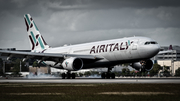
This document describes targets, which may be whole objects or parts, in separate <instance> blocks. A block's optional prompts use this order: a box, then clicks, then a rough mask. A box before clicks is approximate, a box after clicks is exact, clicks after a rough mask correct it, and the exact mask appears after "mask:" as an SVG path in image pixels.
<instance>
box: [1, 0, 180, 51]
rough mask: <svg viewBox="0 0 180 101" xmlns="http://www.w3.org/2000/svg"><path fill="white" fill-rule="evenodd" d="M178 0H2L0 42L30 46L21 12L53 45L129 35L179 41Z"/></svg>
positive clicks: (179, 14) (175, 42) (164, 41)
mask: <svg viewBox="0 0 180 101" xmlns="http://www.w3.org/2000/svg"><path fill="white" fill-rule="evenodd" d="M179 11H180V2H179V0H156V1H150V0H148V1H147V0H136V1H134V0H37V1H35V0H6V1H5V0H1V1H0V19H1V23H0V47H1V48H5V47H16V48H17V49H30V47H29V41H28V38H27V32H26V28H25V24H24V19H23V15H24V14H27V13H29V14H31V16H32V17H33V19H34V20H35V22H36V24H37V26H38V28H39V29H40V32H41V34H42V35H43V36H44V38H45V39H46V41H47V42H48V44H49V45H51V46H60V45H63V44H78V43H83V42H91V41H99V40H106V39H113V38H122V37H129V36H134V35H135V36H147V37H150V38H153V39H155V40H156V41H158V42H159V43H160V44H161V45H169V44H174V45H179V43H180V41H179V38H180V33H179V32H180V20H179V18H180V13H179Z"/></svg>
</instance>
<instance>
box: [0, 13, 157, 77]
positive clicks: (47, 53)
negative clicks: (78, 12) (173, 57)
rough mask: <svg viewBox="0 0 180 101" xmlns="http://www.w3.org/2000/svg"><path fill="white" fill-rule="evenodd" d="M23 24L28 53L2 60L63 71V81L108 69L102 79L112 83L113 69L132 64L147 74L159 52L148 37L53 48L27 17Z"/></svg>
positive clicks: (12, 53)
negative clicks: (14, 59)
mask: <svg viewBox="0 0 180 101" xmlns="http://www.w3.org/2000/svg"><path fill="white" fill-rule="evenodd" d="M24 20H25V24H26V30H27V33H28V38H29V42H30V46H31V52H22V51H21V52H20V51H8V50H0V53H1V56H6V57H7V60H10V59H11V58H12V57H20V58H23V61H26V60H28V59H30V58H33V59H37V60H38V61H39V63H43V64H46V65H47V66H51V67H56V68H59V69H65V70H67V71H68V72H67V73H62V79H66V78H67V79H71V78H72V79H75V73H71V71H78V70H82V69H90V68H108V70H107V72H104V73H102V74H101V77H102V78H103V79H109V78H112V79H114V78H115V74H114V73H112V72H111V70H112V68H113V67H114V66H115V65H119V64H124V63H131V66H132V68H135V69H136V70H139V71H143V70H144V71H150V70H151V69H152V66H153V62H152V60H150V58H152V57H154V56H155V55H156V54H158V52H159V50H160V46H159V44H158V43H157V42H156V41H155V40H153V39H151V38H148V37H126V38H118V39H112V40H105V41H98V42H90V43H83V44H77V45H68V46H62V47H55V48H52V47H50V46H49V45H48V44H47V43H46V41H45V40H44V38H43V36H42V35H41V34H40V32H39V29H38V28H37V26H36V24H35V22H34V20H33V19H32V17H31V16H30V14H26V15H24ZM56 41H58V40H56Z"/></svg>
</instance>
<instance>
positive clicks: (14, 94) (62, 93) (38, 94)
mask: <svg viewBox="0 0 180 101" xmlns="http://www.w3.org/2000/svg"><path fill="white" fill-rule="evenodd" d="M5 95H64V93H5Z"/></svg>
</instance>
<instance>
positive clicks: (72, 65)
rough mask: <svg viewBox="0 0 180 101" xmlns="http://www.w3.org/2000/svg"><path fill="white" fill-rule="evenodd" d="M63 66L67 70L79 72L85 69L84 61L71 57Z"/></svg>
mask: <svg viewBox="0 0 180 101" xmlns="http://www.w3.org/2000/svg"><path fill="white" fill-rule="evenodd" d="M62 66H63V68H64V69H66V70H70V71H77V70H80V69H81V68H82V67H83V61H82V60H81V59H79V58H76V57H70V58H68V59H66V60H64V61H63V63H62Z"/></svg>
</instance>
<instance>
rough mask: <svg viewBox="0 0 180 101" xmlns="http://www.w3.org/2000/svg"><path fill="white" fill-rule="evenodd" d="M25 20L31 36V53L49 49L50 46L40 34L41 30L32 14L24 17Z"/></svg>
mask: <svg viewBox="0 0 180 101" xmlns="http://www.w3.org/2000/svg"><path fill="white" fill-rule="evenodd" d="M24 20H25V24H26V27H27V33H28V36H29V41H30V46H31V52H42V51H43V50H45V49H48V48H49V46H48V45H47V43H46V42H45V40H44V38H43V36H42V35H41V34H40V32H39V29H38V28H37V26H36V24H35V22H34V21H33V19H32V17H31V16H30V14H26V15H24Z"/></svg>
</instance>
